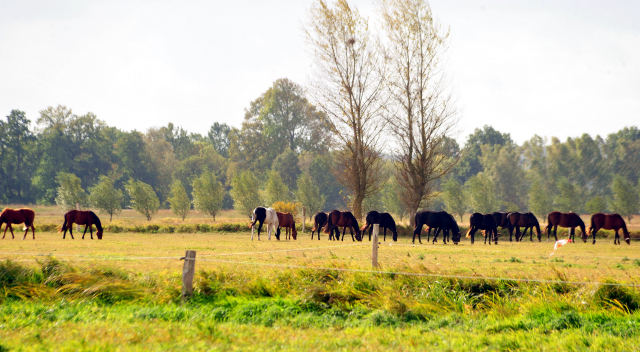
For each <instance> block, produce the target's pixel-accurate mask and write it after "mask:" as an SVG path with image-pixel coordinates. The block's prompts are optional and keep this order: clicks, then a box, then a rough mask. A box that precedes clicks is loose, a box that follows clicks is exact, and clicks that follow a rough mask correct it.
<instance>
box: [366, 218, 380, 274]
mask: <svg viewBox="0 0 640 352" xmlns="http://www.w3.org/2000/svg"><path fill="white" fill-rule="evenodd" d="M379 230H380V224H373V240H371V265H372V266H373V267H374V268H377V267H378V231H379ZM363 236H364V235H363Z"/></svg>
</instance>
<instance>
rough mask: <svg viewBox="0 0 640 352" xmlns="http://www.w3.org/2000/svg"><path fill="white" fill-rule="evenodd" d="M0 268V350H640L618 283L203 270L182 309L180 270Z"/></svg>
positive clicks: (54, 264) (633, 305) (627, 295)
mask: <svg viewBox="0 0 640 352" xmlns="http://www.w3.org/2000/svg"><path fill="white" fill-rule="evenodd" d="M0 273H1V275H0V290H1V291H0V300H1V301H2V304H1V305H0V326H1V327H2V329H0V341H2V342H1V343H0V345H1V346H2V348H4V349H9V350H43V349H44V350H49V349H56V350H167V349H186V350H201V349H213V350H229V349H245V350H255V349H263V350H300V349H305V350H307V349H311V350H327V349H340V350H363V351H364V350H384V349H393V350H398V349H400V350H424V349H429V350H456V351H457V350H477V349H481V350H485V349H495V350H515V349H517V350H541V349H542V350H545V349H551V350H557V349H572V350H612V349H616V350H630V349H634V348H637V347H636V346H638V342H640V329H639V328H640V310H639V309H638V308H640V295H639V293H638V292H637V291H636V290H634V289H631V288H628V287H620V286H603V285H600V286H598V285H589V286H583V285H568V284H552V285H548V284H540V283H523V282H510V281H489V280H480V279H473V280H472V279H464V280H455V279H442V278H425V277H416V276H404V275H396V274H366V273H351V272H341V271H336V270H311V269H295V270H282V271H260V270H246V269H238V268H217V269H213V270H201V271H199V272H198V273H197V275H196V279H195V283H194V285H195V292H194V296H193V297H192V299H191V300H190V301H189V302H188V303H187V304H184V305H180V304H179V302H178V297H179V294H180V278H179V276H178V274H176V275H170V276H168V277H167V276H166V275H162V274H157V275H154V274H151V273H145V274H138V273H132V272H127V271H123V270H121V269H117V268H110V267H107V266H101V267H92V268H87V267H80V266H75V265H71V264H69V263H66V262H61V261H58V260H55V259H53V258H47V259H44V260H41V261H40V262H39V263H38V265H37V266H23V265H21V264H19V263H16V262H12V261H4V262H2V263H1V264H0ZM558 275H559V277H558V278H559V279H563V278H564V277H562V273H561V272H558ZM610 282H611V281H610Z"/></svg>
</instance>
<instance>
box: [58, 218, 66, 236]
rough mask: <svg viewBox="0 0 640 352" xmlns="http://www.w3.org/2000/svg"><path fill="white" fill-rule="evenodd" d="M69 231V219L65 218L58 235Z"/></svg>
mask: <svg viewBox="0 0 640 352" xmlns="http://www.w3.org/2000/svg"><path fill="white" fill-rule="evenodd" d="M66 229H67V217H66V216H65V217H64V223H63V224H62V228H61V229H60V231H58V233H60V232H62V231H64V230H66Z"/></svg>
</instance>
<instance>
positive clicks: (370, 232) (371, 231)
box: [369, 226, 373, 242]
mask: <svg viewBox="0 0 640 352" xmlns="http://www.w3.org/2000/svg"><path fill="white" fill-rule="evenodd" d="M372 235H373V226H371V228H369V242H371V236H372Z"/></svg>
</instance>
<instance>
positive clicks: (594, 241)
mask: <svg viewBox="0 0 640 352" xmlns="http://www.w3.org/2000/svg"><path fill="white" fill-rule="evenodd" d="M583 235H585V234H583ZM586 236H587V237H589V235H586ZM616 238H617V239H618V244H620V236H619V235H618V230H616ZM593 244H596V234H595V232H594V233H593Z"/></svg>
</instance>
